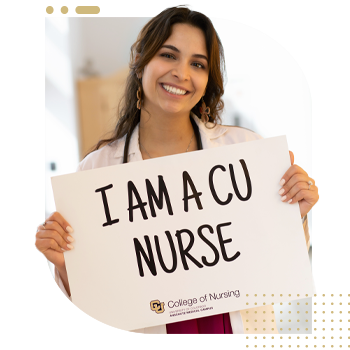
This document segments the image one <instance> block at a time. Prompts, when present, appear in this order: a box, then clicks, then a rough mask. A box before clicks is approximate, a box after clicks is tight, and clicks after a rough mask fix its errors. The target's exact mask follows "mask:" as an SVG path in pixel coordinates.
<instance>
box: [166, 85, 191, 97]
mask: <svg viewBox="0 0 350 350" xmlns="http://www.w3.org/2000/svg"><path fill="white" fill-rule="evenodd" d="M162 86H163V88H164V89H165V90H166V91H168V92H170V93H171V94H174V95H185V93H186V92H187V91H186V90H181V89H177V88H175V87H173V86H169V85H164V84H162Z"/></svg>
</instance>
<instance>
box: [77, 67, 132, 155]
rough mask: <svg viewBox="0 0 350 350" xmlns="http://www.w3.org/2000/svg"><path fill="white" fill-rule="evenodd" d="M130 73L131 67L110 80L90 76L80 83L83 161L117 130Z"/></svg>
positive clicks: (78, 94)
mask: <svg viewBox="0 0 350 350" xmlns="http://www.w3.org/2000/svg"><path fill="white" fill-rule="evenodd" d="M128 73H129V68H128V67H125V68H124V69H122V70H120V71H118V72H117V73H116V74H113V75H111V76H108V77H91V78H87V79H84V80H79V81H78V82H77V98H78V113H79V124H80V159H83V158H84V156H85V155H86V154H87V153H88V152H89V151H90V150H91V149H92V147H93V146H94V145H96V143H97V142H98V141H99V140H100V139H103V138H107V137H109V136H110V135H111V132H112V131H113V130H114V127H115V125H116V123H117V120H118V105H119V101H120V99H121V97H122V95H123V93H124V89H125V82H126V78H127V75H128Z"/></svg>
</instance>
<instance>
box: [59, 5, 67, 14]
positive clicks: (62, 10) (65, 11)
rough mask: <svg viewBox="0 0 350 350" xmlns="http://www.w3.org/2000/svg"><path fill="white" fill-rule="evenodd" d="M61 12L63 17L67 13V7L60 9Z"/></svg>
mask: <svg viewBox="0 0 350 350" xmlns="http://www.w3.org/2000/svg"><path fill="white" fill-rule="evenodd" d="M61 12H62V13H63V14H64V15H65V14H66V13H67V12H68V7H67V6H62V7H61Z"/></svg>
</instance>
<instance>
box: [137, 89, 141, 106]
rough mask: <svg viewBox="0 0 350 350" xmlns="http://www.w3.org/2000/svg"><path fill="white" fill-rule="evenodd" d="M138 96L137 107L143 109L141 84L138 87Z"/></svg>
mask: <svg viewBox="0 0 350 350" xmlns="http://www.w3.org/2000/svg"><path fill="white" fill-rule="evenodd" d="M136 97H137V103H136V107H137V109H141V86H139V88H138V89H137V92H136Z"/></svg>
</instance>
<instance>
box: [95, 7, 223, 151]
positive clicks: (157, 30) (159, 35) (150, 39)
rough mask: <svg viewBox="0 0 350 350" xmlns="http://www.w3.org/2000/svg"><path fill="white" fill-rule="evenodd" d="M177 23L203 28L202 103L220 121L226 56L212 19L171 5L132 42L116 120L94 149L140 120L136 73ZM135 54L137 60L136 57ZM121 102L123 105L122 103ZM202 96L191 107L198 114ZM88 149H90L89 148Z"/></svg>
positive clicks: (148, 60)
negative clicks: (205, 76)
mask: <svg viewBox="0 0 350 350" xmlns="http://www.w3.org/2000/svg"><path fill="white" fill-rule="evenodd" d="M176 23H183V24H189V25H192V26H194V27H197V28H199V29H201V30H202V31H203V34H204V36H205V41H206V46H207V51H208V56H209V57H208V61H209V62H208V68H209V77H208V84H207V88H206V93H205V96H204V97H203V99H204V102H205V104H206V105H207V106H208V107H210V116H209V122H211V123H213V124H214V126H215V125H216V124H217V123H219V122H220V121H221V119H220V115H221V112H222V110H223V108H224V102H223V101H222V99H221V97H222V95H223V94H224V77H225V74H226V71H225V58H224V49H223V47H222V44H221V41H220V38H219V36H218V34H217V32H216V30H215V28H214V26H213V24H212V22H211V20H210V19H209V18H208V17H207V16H205V15H203V14H202V13H200V12H196V11H191V10H190V9H188V8H187V7H184V6H177V7H171V8H168V9H166V10H164V11H163V12H161V13H160V14H159V15H158V16H156V17H154V18H152V19H151V20H150V21H149V22H148V23H147V24H146V25H145V26H144V27H143V28H142V30H141V32H140V33H139V35H138V38H137V40H136V42H135V43H134V44H133V45H132V46H131V55H130V64H129V67H130V72H129V75H128V78H127V81H126V87H125V92H124V95H123V97H122V99H121V101H120V103H119V112H118V115H117V118H118V122H117V125H116V127H115V129H114V131H113V134H112V136H111V137H110V138H107V139H102V140H100V141H99V142H98V143H97V144H96V145H95V146H94V148H93V149H92V151H95V150H97V149H99V148H100V147H101V146H102V145H105V144H110V143H112V142H113V141H115V140H117V139H120V138H121V137H123V136H124V135H125V134H128V135H131V133H132V131H133V130H134V128H135V126H136V125H137V124H138V123H139V121H140V110H139V109H137V96H136V92H137V90H138V88H139V87H141V89H142V83H141V80H139V79H138V75H140V73H141V72H142V71H143V68H144V67H145V66H146V65H147V64H148V63H149V62H150V60H151V59H152V58H153V57H154V56H155V55H156V53H157V52H158V51H159V49H160V48H161V46H162V45H163V43H164V42H165V41H166V40H167V39H168V38H169V37H170V35H171V29H172V26H173V25H174V24H176ZM136 57H137V60H136V59H135V58H136ZM121 106H122V107H121ZM200 107H201V100H200V101H199V102H198V103H197V104H196V105H195V106H194V107H193V108H192V112H194V113H195V114H196V115H197V116H198V117H200V112H199V108H200ZM89 153H90V152H89Z"/></svg>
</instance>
